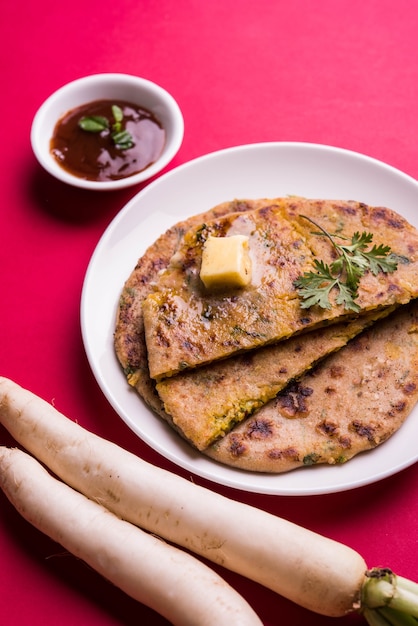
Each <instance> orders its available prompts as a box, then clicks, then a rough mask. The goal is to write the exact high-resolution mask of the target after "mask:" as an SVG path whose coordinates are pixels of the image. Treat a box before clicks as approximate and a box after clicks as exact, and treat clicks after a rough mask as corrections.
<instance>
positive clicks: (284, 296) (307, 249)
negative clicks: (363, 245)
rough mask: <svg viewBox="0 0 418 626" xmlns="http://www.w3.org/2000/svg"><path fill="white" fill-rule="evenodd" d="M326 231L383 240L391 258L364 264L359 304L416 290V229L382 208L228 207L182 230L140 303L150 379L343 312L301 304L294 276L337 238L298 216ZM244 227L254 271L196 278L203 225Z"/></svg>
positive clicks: (293, 203) (295, 202)
mask: <svg viewBox="0 0 418 626" xmlns="http://www.w3.org/2000/svg"><path fill="white" fill-rule="evenodd" d="M303 216H307V217H313V218H314V219H315V220H316V221H317V222H318V223H319V224H320V225H321V227H324V228H326V229H327V231H328V232H331V233H338V234H339V236H343V237H347V238H350V237H352V236H353V234H354V233H355V232H356V231H369V232H372V233H373V236H374V239H373V242H374V243H375V244H376V245H379V244H384V245H387V246H390V248H391V249H392V251H393V252H394V253H395V254H396V255H397V257H398V258H400V259H402V260H403V261H404V262H403V263H400V264H399V268H398V270H397V271H396V272H395V273H393V274H388V273H383V272H380V273H378V274H377V275H375V274H373V273H372V272H366V274H364V276H362V278H361V279H360V285H359V289H358V298H357V300H356V303H357V304H358V306H359V308H360V309H361V311H362V312H366V311H371V310H376V309H378V308H381V307H383V306H390V305H393V304H400V303H402V304H404V303H406V302H408V301H409V300H410V299H411V298H414V297H416V296H418V233H417V231H416V230H415V229H414V228H413V227H412V226H410V225H409V224H408V223H407V222H406V221H405V220H403V219H402V218H401V217H400V216H399V215H397V214H395V213H394V212H393V211H390V210H389V209H383V208H381V207H368V206H366V205H364V204H362V203H359V202H332V201H325V200H306V199H301V198H278V199H275V200H270V201H265V203H264V206H261V207H260V208H257V209H255V210H253V211H247V212H244V213H242V212H240V213H236V214H234V213H229V214H228V215H226V216H223V217H219V218H217V219H215V220H212V221H208V222H206V223H202V222H201V223H200V225H198V226H197V227H193V228H191V229H190V230H189V231H188V232H187V233H185V235H184V237H183V240H182V242H181V244H180V245H179V247H178V249H177V251H176V254H175V255H173V257H172V259H171V261H170V264H169V266H168V267H167V269H166V270H164V271H162V272H161V273H160V275H159V276H158V279H157V280H156V281H155V284H154V285H153V289H152V292H151V293H150V294H149V295H148V296H147V297H146V298H145V300H144V303H143V315H144V327H145V338H146V344H147V354H148V366H149V370H150V375H151V377H152V378H155V379H156V380H160V379H162V378H164V377H166V376H172V375H174V374H176V373H178V372H180V371H184V370H185V369H187V368H192V367H198V366H201V365H203V364H206V363H210V362H213V361H215V360H218V359H223V358H226V357H228V356H231V355H233V354H235V353H238V352H241V351H243V350H251V349H254V348H258V347H260V346H263V345H267V344H269V343H273V342H277V341H279V340H283V339H286V338H288V337H290V336H292V335H294V334H295V333H300V332H303V331H306V330H310V329H313V328H316V327H319V326H321V325H324V324H327V323H329V322H330V321H336V320H341V319H343V318H349V317H350V313H351V312H350V311H347V309H346V308H345V307H344V305H342V304H340V305H338V304H337V303H336V302H335V298H334V301H333V306H332V307H330V308H329V309H324V308H320V307H313V308H311V309H309V311H307V310H306V309H302V308H301V306H300V299H299V297H298V292H297V289H296V287H295V280H296V279H297V278H298V277H300V276H301V275H302V274H303V273H304V272H308V271H311V270H313V268H314V260H315V259H321V260H322V261H324V262H325V263H331V262H332V261H333V260H335V248H334V246H333V245H332V243H331V242H330V241H329V239H328V238H326V237H319V236H318V235H317V234H316V233H315V232H313V230H315V229H314V228H313V226H312V224H311V223H310V222H308V221H307V220H306V219H305V217H303ZM232 234H240V235H246V236H248V237H249V248H250V253H251V264H252V267H253V276H252V280H251V284H250V285H249V286H248V287H246V288H244V289H232V290H231V289H228V290H226V291H225V292H221V293H219V292H217V291H216V292H213V291H210V290H205V289H204V288H203V286H202V282H201V280H200V275H199V272H200V266H201V258H202V249H203V245H204V243H205V241H206V239H207V238H208V237H209V236H210V235H216V236H229V235H232Z"/></svg>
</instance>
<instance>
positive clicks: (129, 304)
mask: <svg viewBox="0 0 418 626" xmlns="http://www.w3.org/2000/svg"><path fill="white" fill-rule="evenodd" d="M300 202H302V200H300V199H292V201H291V202H290V203H289V205H288V206H289V210H290V211H296V212H297V211H298V208H297V207H299V208H300ZM303 202H304V208H303V210H304V214H307V213H308V212H309V207H311V209H312V214H313V213H314V214H315V217H316V219H318V220H319V219H321V222H322V224H326V225H327V227H328V228H330V230H335V229H336V226H337V224H340V222H341V221H343V220H342V215H345V214H349V215H351V218H350V219H351V220H352V223H353V224H355V226H356V228H357V229H358V230H362V229H365V228H368V227H370V228H371V227H372V226H373V227H374V228H375V229H376V230H379V232H380V233H382V237H381V239H382V240H383V241H384V243H387V241H388V237H387V236H386V234H385V233H386V231H388V232H389V233H390V241H391V243H392V246H393V247H394V249H395V250H396V249H398V250H402V255H403V258H404V263H402V265H401V267H400V269H401V272H400V274H401V275H400V276H397V277H396V279H395V280H393V281H392V280H391V282H390V285H389V286H388V285H387V284H385V285H384V287H385V288H386V291H385V290H384V289H383V290H382V291H379V293H378V296H377V299H378V300H379V302H381V300H382V293H384V294H385V297H386V296H387V294H388V293H390V294H391V298H392V299H393V300H394V301H396V300H399V301H400V302H402V301H403V299H405V298H406V299H409V298H410V297H413V294H414V293H415V289H416V287H415V286H414V285H417V281H416V280H415V274H414V272H415V271H416V258H417V248H418V246H417V236H416V232H415V230H414V229H413V228H412V227H411V226H409V225H408V224H407V223H406V222H405V220H403V219H402V218H401V217H399V216H397V214H395V213H393V212H392V211H390V210H388V209H384V208H375V209H371V208H370V207H367V206H365V205H362V204H359V203H351V202H350V203H345V202H337V203H331V204H330V203H328V202H327V203H324V202H322V201H303ZM306 202H307V203H308V205H307V204H306ZM271 204H272V201H271V200H265V199H261V200H245V201H241V200H238V201H233V202H226V203H224V204H222V205H219V206H218V207H215V209H212V210H211V211H208V212H207V213H205V214H203V215H199V216H195V217H193V218H190V219H188V220H185V221H184V222H181V223H180V224H177V225H175V226H174V227H172V228H171V229H169V230H168V231H167V232H166V233H165V234H163V235H162V236H161V237H160V238H159V239H158V240H157V241H156V242H155V243H154V244H153V245H152V246H150V248H149V249H148V250H147V251H146V253H145V254H144V255H143V256H142V257H141V258H140V259H139V261H138V264H137V266H136V267H135V268H134V270H133V272H132V274H131V276H130V277H129V278H128V280H127V282H126V284H125V286H124V288H123V291H122V295H121V299H120V305H119V309H118V316H117V324H116V330H115V349H116V353H117V356H118V359H119V361H120V363H121V365H122V367H123V370H124V372H125V375H126V377H127V380H128V382H129V384H130V385H132V386H133V387H135V389H136V390H137V392H138V394H139V395H140V396H141V397H142V398H143V399H144V400H145V402H146V403H147V404H148V405H149V406H150V407H151V408H152V410H154V411H155V412H156V413H157V414H158V415H160V416H161V417H162V418H163V419H165V420H167V421H168V422H169V423H170V424H171V426H173V427H174V428H175V429H177V430H179V432H180V433H181V434H182V435H183V436H184V432H183V431H182V430H181V428H180V429H179V426H178V425H176V424H175V423H174V421H173V418H172V416H170V415H169V414H167V412H166V411H165V410H164V404H163V401H162V400H161V398H160V396H159V395H158V393H157V391H156V385H155V381H154V380H152V379H151V377H150V374H149V368H148V352H147V346H146V343H145V332H144V318H143V312H142V305H143V301H144V300H145V299H146V298H147V296H148V295H149V294H151V293H152V292H153V289H154V283H155V281H157V280H158V278H159V276H160V273H161V271H164V269H165V268H167V266H168V265H169V263H170V260H171V259H172V257H173V255H174V256H175V254H176V253H177V252H178V250H179V247H180V246H181V245H182V241H183V237H184V235H185V233H186V232H187V231H188V230H189V229H190V228H191V227H193V226H197V225H199V224H200V225H201V224H203V223H206V222H208V221H210V220H213V219H218V218H220V217H222V216H224V215H228V214H230V213H233V214H237V213H246V212H251V211H254V210H257V209H259V208H260V207H268V206H271ZM330 206H332V207H333V210H332V212H331V213H330V214H329V209H330ZM360 207H361V209H360ZM364 216H365V223H364V224H363V221H362V220H363V219H364ZM356 220H357V221H356ZM366 224H367V226H366ZM374 232H375V231H374ZM322 244H323V242H322V240H320V239H319V240H318V242H317V244H316V245H317V246H318V248H317V253H318V254H321V255H322V254H323V250H322V249H321V246H322ZM398 244H399V245H398ZM405 269H406V270H408V271H404V270H405ZM371 289H372V285H370V284H369V283H367V282H366V283H365V290H366V293H367V291H368V290H371ZM393 294H394V295H393ZM391 298H389V301H392V300H391ZM383 299H384V298H383ZM380 306H381V305H379V308H380ZM305 313H306V312H305ZM321 332H324V333H326V332H327V329H326V328H324V329H322V331H321ZM356 332H357V331H356ZM308 335H309V334H308ZM308 335H307V337H306V339H308ZM337 335H338V332H337ZM312 336H313V335H312ZM345 336H346V340H348V339H349V338H350V336H352V335H350V333H346V335H345ZM340 340H341V336H340ZM285 343H287V342H286V341H285V342H283V345H284V344H285ZM343 343H344V342H343ZM295 345H296V344H295ZM323 345H324V344H323ZM327 351H330V349H329V346H328V347H327V348H326V350H325V353H326V352H327ZM256 352H258V350H257V351H254V353H253V354H256ZM249 354H250V352H248V353H247V354H246V355H247V357H248V356H249ZM315 356H316V358H315V359H313V360H312V361H311V362H309V363H308V361H309V359H307V360H306V369H309V367H311V366H312V364H313V362H314V361H315V360H318V358H321V354H320V353H318V354H316V355H315ZM322 356H323V355H322ZM232 358H234V357H232ZM228 361H231V362H232V359H227V361H225V363H224V364H222V367H224V366H226V364H227V362H228ZM295 361H297V360H295ZM266 362H267V361H266ZM304 367H305V363H302V364H299V366H298V375H299V374H301V373H302V370H303V368H304ZM199 369H200V368H198V369H197V370H196V373H198V372H199ZM247 369H248V368H247ZM250 370H251V368H250ZM289 371H290V370H289ZM202 372H204V368H202ZM231 372H232V369H231ZM173 380H174V379H173ZM201 380H202V384H203V385H204V377H203V376H202V379H201ZM286 382H288V381H287V380H283V381H282V382H281V385H282V386H283V385H284V384H285V383H286ZM266 401H267V400H266ZM269 406H271V403H270V405H269ZM263 410H264V409H263ZM256 415H257V416H258V415H259V413H257V414H256ZM247 423H250V420H247V421H246V422H245V423H244V425H242V426H241V427H240V428H244V426H245V424H247ZM232 425H233V422H232V423H231V426H232ZM182 426H183V425H182ZM227 431H228V428H227V429H226V430H225V432H227ZM239 433H241V430H238V427H236V428H234V429H233V431H232V433H230V435H227V437H226V438H225V439H224V440H222V441H221V444H219V445H217V444H215V445H212V446H211V447H210V448H208V449H207V450H206V453H207V454H209V455H210V456H211V457H212V458H215V459H218V460H220V461H221V462H222V463H227V464H232V465H236V466H242V467H245V466H247V468H248V469H252V470H258V471H275V472H276V471H284V469H281V468H282V467H284V468H285V469H291V468H292V467H296V466H298V463H299V462H295V460H294V459H291V463H290V464H286V463H283V462H282V464H278V463H275V464H274V468H272V464H271V462H270V461H269V462H268V463H266V460H265V459H266V455H264V454H261V451H260V450H259V449H257V451H256V445H255V443H254V441H255V438H254V437H253V438H252V440H248V441H247V445H248V446H249V447H250V448H251V449H253V450H254V455H253V456H252V459H251V462H250V465H251V467H250V466H249V465H248V463H249V457H250V456H251V455H249V454H248V452H247V453H246V454H243V455H237V454H232V453H231V449H230V448H229V449H228V442H229V443H231V441H232V439H233V437H234V436H235V435H236V434H239ZM273 442H274V437H273V438H270V441H269V445H270V444H273ZM206 443H207V442H206ZM206 443H205V444H204V445H206ZM259 447H260V446H258V448H259ZM235 449H236V446H235ZM260 454H261V456H260ZM289 455H290V453H288V455H287V458H289ZM282 456H286V455H285V454H284V455H282ZM290 456H291V455H290ZM305 456H306V455H305ZM308 456H309V455H308ZM318 462H322V461H318Z"/></svg>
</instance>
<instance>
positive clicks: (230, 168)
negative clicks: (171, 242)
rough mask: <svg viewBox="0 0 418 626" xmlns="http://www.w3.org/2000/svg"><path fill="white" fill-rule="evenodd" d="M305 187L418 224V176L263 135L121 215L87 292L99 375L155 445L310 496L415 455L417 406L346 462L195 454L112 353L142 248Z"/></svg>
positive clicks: (87, 339)
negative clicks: (213, 211) (257, 469)
mask: <svg viewBox="0 0 418 626" xmlns="http://www.w3.org/2000/svg"><path fill="white" fill-rule="evenodd" d="M289 194H293V195H302V196H305V197H311V198H329V199H342V200H359V201H362V202H365V203H367V204H371V205H384V206H388V207H390V208H392V209H394V210H395V211H398V212H399V213H401V214H402V215H404V216H405V217H406V218H407V219H408V220H409V221H410V222H411V223H413V224H414V225H415V226H418V214H417V207H418V182H417V181H415V180H414V179H412V178H410V177H408V176H407V175H406V174H403V173H402V172H400V171H398V170H396V169H394V168H392V167H390V166H388V165H386V164H384V163H381V162H379V161H376V160H374V159H371V158H369V157H366V156H364V155H360V154H357V153H354V152H350V151H346V150H342V149H338V148H333V147H328V146H321V145H314V144H305V143H263V144H252V145H247V146H240V147H236V148H231V149H227V150H223V151H220V152H215V153H212V154H208V155H206V156H204V157H201V158H198V159H196V160H194V161H191V162H189V163H186V164H184V165H182V166H180V167H178V168H177V169H174V170H172V171H171V172H169V173H168V174H165V175H164V176H162V177H161V178H159V179H158V180H156V181H154V182H153V183H151V184H150V185H149V186H148V187H146V188H145V189H144V190H142V191H141V192H140V193H139V194H138V195H136V196H135V197H134V198H133V199H132V200H131V201H130V202H129V203H128V204H127V205H126V206H125V207H124V209H122V211H120V213H119V214H118V215H117V216H116V218H115V219H114V220H113V222H112V223H111V224H110V225H109V227H108V228H107V230H106V231H105V233H104V234H103V237H102V238H101V240H100V242H99V244H98V246H97V248H96V250H95V252H94V254H93V256H92V259H91V261H90V264H89V267H88V270H87V274H86V277H85V283H84V286H83V293H82V299H81V326H82V334H83V341H84V345H85V349H86V352H87V357H88V359H89V362H90V365H91V368H92V370H93V373H94V375H95V377H96V379H97V381H98V383H99V385H100V387H101V389H102V391H103V392H104V394H105V396H106V397H107V399H108V400H109V402H110V403H111V405H112V406H113V407H114V409H115V410H116V412H117V413H118V414H119V415H120V417H121V418H122V419H123V420H124V421H125V422H126V424H127V425H128V426H129V427H130V428H131V429H132V431H133V432H134V433H135V434H136V435H138V437H140V438H141V439H143V440H144V441H145V442H146V443H147V444H148V445H149V446H151V447H152V448H154V449H155V450H157V451H158V452H159V453H160V454H162V455H163V456H164V457H166V458H168V459H170V460H171V461H173V462H174V463H176V464H177V465H179V466H181V467H182V468H185V469H187V470H189V471H190V472H192V473H194V474H196V475H198V476H201V477H204V478H207V479H209V480H212V481H214V482H216V483H219V484H223V485H227V486H230V487H235V488H237V489H242V490H246V491H251V492H258V493H265V494H276V495H313V494H323V493H332V492H336V491H344V490H347V489H352V488H355V487H359V486H362V485H366V484H369V483H372V482H375V481H378V480H381V479H383V478H385V477H387V476H390V475H392V474H394V473H396V472H399V471H400V470H402V469H403V468H405V467H408V466H409V465H412V464H413V463H414V462H415V461H417V460H418V448H417V446H416V432H417V426H418V409H416V410H415V411H414V412H413V413H412V414H411V415H410V416H409V417H408V419H407V420H406V422H405V424H404V425H403V426H402V428H401V429H400V430H399V431H398V432H397V433H396V434H395V435H394V436H393V437H391V438H390V439H389V440H388V441H387V442H386V443H384V444H383V445H381V446H380V447H378V448H376V449H375V450H372V451H370V452H366V453H363V454H361V455H359V456H357V457H355V458H354V459H352V460H351V461H349V462H348V463H347V464H346V465H342V466H338V467H333V466H319V467H315V468H313V467H310V468H301V469H298V470H295V471H292V472H289V473H286V474H279V475H266V474H257V473H252V472H246V471H242V470H237V469H233V468H229V467H226V466H223V465H220V464H218V463H216V462H215V461H212V460H210V459H208V458H206V457H204V456H203V455H201V454H199V453H196V452H195V451H194V450H193V449H192V448H191V447H190V446H189V445H188V444H186V443H185V442H183V441H182V439H181V438H180V437H179V436H178V435H176V434H175V433H174V431H172V429H171V428H170V427H169V426H167V425H166V424H165V423H164V422H163V421H162V420H161V419H160V418H158V417H157V416H155V415H154V414H153V413H152V412H151V411H150V410H149V409H148V408H147V407H146V406H145V405H144V404H143V402H142V401H141V399H140V398H139V397H138V396H137V394H136V393H135V392H134V391H132V390H131V389H130V388H129V387H128V385H127V383H126V382H125V378H124V376H123V374H122V372H121V369H120V367H119V364H118V362H117V360H116V357H115V355H114V351H113V330H114V321H115V312H116V307H117V303H118V298H119V295H120V292H121V289H122V286H123V284H124V282H125V280H126V279H127V278H128V276H129V274H130V273H131V271H132V269H133V268H134V266H135V263H136V261H137V259H138V257H139V256H141V254H142V253H143V252H144V251H145V249H146V248H147V247H148V245H150V244H151V243H152V242H153V241H154V240H155V239H156V238H157V237H158V236H159V235H160V234H162V233H163V232H164V231H165V230H166V228H168V227H169V226H171V225H173V224H174V223H175V222H177V221H179V220H181V219H183V218H185V217H187V216H189V215H192V214H195V213H200V212H203V211H206V210H207V209H210V208H212V207H213V206H215V205H216V204H218V203H220V202H223V201H226V200H232V199H234V198H259V197H272V198H273V197H277V196H282V195H289Z"/></svg>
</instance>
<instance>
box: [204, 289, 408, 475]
mask: <svg viewBox="0 0 418 626" xmlns="http://www.w3.org/2000/svg"><path fill="white" fill-rule="evenodd" d="M417 400H418V301H416V300H415V301H414V302H412V303H411V304H409V305H406V306H402V307H400V308H399V309H398V310H397V311H396V312H394V313H392V314H391V315H390V316H389V317H388V318H387V319H385V320H383V321H380V322H378V323H376V324H375V325H373V326H372V327H371V328H370V329H368V330H366V331H364V332H363V333H362V334H361V335H358V336H357V337H356V338H355V339H353V340H351V341H350V343H349V344H347V346H345V347H344V348H341V350H339V351H338V352H336V353H335V354H333V355H331V356H329V357H327V358H326V359H325V360H324V361H321V363H320V364H319V365H318V366H317V367H315V368H314V369H313V370H312V371H311V372H309V373H307V374H306V375H304V376H303V377H302V378H301V379H300V380H299V381H298V382H294V383H291V384H290V385H289V386H288V387H287V388H286V389H285V390H283V391H282V392H281V393H279V394H278V396H277V398H276V399H274V400H272V401H271V402H269V403H268V404H266V405H265V406H264V407H263V408H261V409H260V410H259V411H258V412H257V413H256V414H255V415H254V416H253V417H251V418H249V419H248V420H246V421H245V422H243V423H242V424H241V425H240V426H238V427H236V428H235V429H234V430H233V431H231V432H230V433H229V434H228V435H226V436H225V437H224V438H223V439H222V440H220V441H219V442H217V443H216V444H214V445H213V446H212V447H211V448H208V449H207V450H205V454H207V456H209V457H211V458H213V459H216V460H217V461H219V462H221V463H224V464H226V465H229V466H233V467H237V468H240V469H245V470H251V471H256V472H270V473H280V472H286V471H289V470H293V469H295V468H298V467H307V466H312V465H319V464H324V463H329V464H341V463H345V462H347V461H348V460H349V459H351V458H352V457H354V456H355V455H357V454H359V453H360V452H364V451H366V450H370V449H372V448H375V447H376V446H378V445H380V444H382V443H384V442H385V441H386V440H387V439H388V438H389V437H390V436H391V435H392V434H393V433H394V432H395V431H397V430H398V429H399V428H400V426H401V425H402V424H403V422H404V421H405V419H406V418H407V416H408V415H409V413H410V412H411V410H412V409H413V407H414V406H415V404H416V402H417Z"/></svg>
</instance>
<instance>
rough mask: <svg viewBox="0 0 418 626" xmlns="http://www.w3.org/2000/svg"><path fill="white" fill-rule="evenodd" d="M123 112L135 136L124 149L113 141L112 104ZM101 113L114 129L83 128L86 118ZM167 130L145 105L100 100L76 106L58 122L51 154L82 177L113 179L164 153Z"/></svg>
mask: <svg viewBox="0 0 418 626" xmlns="http://www.w3.org/2000/svg"><path fill="white" fill-rule="evenodd" d="M114 105H117V106H118V107H119V108H120V109H121V111H122V113H123V120H122V126H123V129H124V130H126V131H127V132H128V133H129V134H130V135H131V137H132V140H133V144H134V145H133V146H132V147H129V148H121V147H118V146H117V145H115V143H114V141H113V140H112V136H111V134H112V131H111V125H112V122H113V114H112V106H114ZM91 116H101V117H104V118H106V119H108V120H109V122H110V128H108V129H105V130H102V131H101V132H100V133H95V132H94V133H93V132H88V131H86V130H83V129H82V128H80V126H79V121H80V120H81V119H82V118H83V117H91ZM164 144H165V130H164V128H163V127H162V125H161V123H160V122H159V121H158V120H157V119H156V117H154V115H153V114H152V113H151V112H150V111H148V110H147V109H145V108H142V107H140V106H137V105H135V104H132V103H130V102H125V101H118V100H116V101H115V100H97V101H94V102H90V103H88V104H85V105H82V106H80V107H77V108H75V109H72V110H71V111H69V112H68V113H66V114H65V115H64V116H63V117H62V118H61V119H60V120H59V121H58V122H57V124H56V126H55V128H54V133H53V136H52V139H51V142H50V150H51V154H52V155H53V156H54V158H55V159H56V161H57V162H58V163H59V165H60V166H61V167H63V168H64V169H65V170H67V171H68V172H70V173H71V174H73V175H74V176H78V177H79V178H84V179H86V180H95V181H107V180H108V181H111V180H119V179H121V178H126V177H128V176H132V175H133V174H137V173H138V172H142V170H144V169H146V168H147V167H149V166H150V165H152V163H155V161H156V160H157V159H158V157H159V156H160V154H161V152H162V150H163V148H164Z"/></svg>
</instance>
